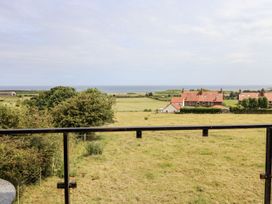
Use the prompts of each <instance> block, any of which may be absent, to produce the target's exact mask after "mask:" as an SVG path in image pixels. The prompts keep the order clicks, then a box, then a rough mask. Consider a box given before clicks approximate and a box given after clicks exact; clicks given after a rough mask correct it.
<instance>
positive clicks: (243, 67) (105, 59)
mask: <svg viewBox="0 0 272 204" xmlns="http://www.w3.org/2000/svg"><path fill="white" fill-rule="evenodd" d="M271 10H272V1H271V0H227V1H226V0H191V1H188V0H129V1H128V0H46V1H44V0H12V1H5V0H1V1H0V25H1V26H0V76H1V77H0V86H8V85H14V86H17V85H49V86H52V85H272V56H271V52H272V12H271Z"/></svg>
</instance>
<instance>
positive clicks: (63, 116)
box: [52, 89, 114, 127]
mask: <svg viewBox="0 0 272 204" xmlns="http://www.w3.org/2000/svg"><path fill="white" fill-rule="evenodd" d="M113 103H114V100H113V98H112V97H111V96H107V95H106V94H103V93H101V92H100V91H98V90H97V89H89V90H87V91H86V92H82V93H80V94H78V95H76V96H74V97H72V98H70V99H68V100H66V101H63V102H62V103H60V104H59V105H58V106H56V107H55V108H54V109H53V111H52V117H53V122H54V125H55V127H90V126H99V125H104V124H106V123H110V122H113V113H114V112H113V110H112V105H113Z"/></svg>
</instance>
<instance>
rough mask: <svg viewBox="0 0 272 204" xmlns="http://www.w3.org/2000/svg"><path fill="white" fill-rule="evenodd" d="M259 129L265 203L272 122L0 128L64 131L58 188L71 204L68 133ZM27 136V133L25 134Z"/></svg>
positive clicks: (5, 131) (271, 155) (204, 133)
mask: <svg viewBox="0 0 272 204" xmlns="http://www.w3.org/2000/svg"><path fill="white" fill-rule="evenodd" d="M257 128H258V129H259V128H266V160H265V164H266V165H265V173H264V174H261V175H260V177H261V179H265V193H264V203H265V204H270V203H271V178H272V176H271V168H272V164H271V162H272V124H239V125H191V126H188V125H181V126H131V127H110V126H108V127H76V128H37V129H35V128H29V129H0V135H19V134H43V133H45V134H46V133H63V158H64V182H63V183H58V185H57V186H58V188H63V189H64V197H65V199H64V202H65V204H70V198H69V197H70V195H69V194H70V193H69V188H73V187H76V183H75V184H73V183H71V182H70V181H69V145H68V144H69V137H68V133H72V132H73V133H80V132H81V133H86V132H125V131H127V132H131V131H135V132H136V138H142V131H167V130H202V136H204V137H207V136H208V134H209V130H210V129H213V130H216V129H218V130H220V129H221V130H222V129H257ZM23 136H25V135H23Z"/></svg>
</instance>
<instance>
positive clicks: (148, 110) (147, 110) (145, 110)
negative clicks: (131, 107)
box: [144, 109, 152, 112]
mask: <svg viewBox="0 0 272 204" xmlns="http://www.w3.org/2000/svg"><path fill="white" fill-rule="evenodd" d="M144 112H152V110H151V109H144Z"/></svg>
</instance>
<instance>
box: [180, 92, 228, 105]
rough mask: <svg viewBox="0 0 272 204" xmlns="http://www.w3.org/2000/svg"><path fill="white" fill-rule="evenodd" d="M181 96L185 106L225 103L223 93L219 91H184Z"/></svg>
mask: <svg viewBox="0 0 272 204" xmlns="http://www.w3.org/2000/svg"><path fill="white" fill-rule="evenodd" d="M181 98H182V99H183V101H184V103H183V106H204V107H212V106H215V105H223V102H224V96H223V93H219V92H217V91H207V92H204V91H199V92H195V91H194V92H183V93H182V94H181Z"/></svg>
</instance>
